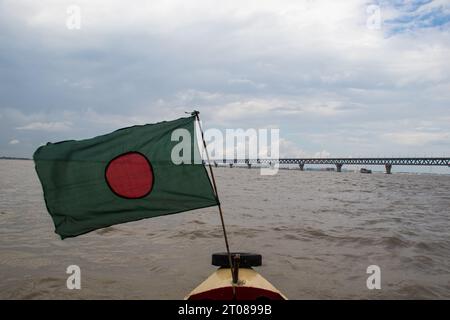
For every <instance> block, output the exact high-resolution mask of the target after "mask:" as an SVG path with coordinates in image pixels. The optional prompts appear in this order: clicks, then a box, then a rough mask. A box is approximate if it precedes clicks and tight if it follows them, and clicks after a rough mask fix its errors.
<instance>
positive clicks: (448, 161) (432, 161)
mask: <svg viewBox="0 0 450 320" xmlns="http://www.w3.org/2000/svg"><path fill="white" fill-rule="evenodd" d="M222 163H224V164H229V165H230V166H233V164H239V163H240V164H247V165H248V167H249V168H250V167H251V166H252V164H274V163H279V164H296V165H298V166H299V168H300V170H302V171H303V170H304V168H305V165H307V164H332V165H335V166H336V171H337V172H341V171H342V166H343V165H370V166H373V165H381V166H384V167H385V169H386V173H388V174H390V173H391V170H392V166H394V165H399V166H447V167H450V158H445V157H442V158H435V157H431V158H430V157H423V158H280V159H223V160H222ZM216 165H217V162H216Z"/></svg>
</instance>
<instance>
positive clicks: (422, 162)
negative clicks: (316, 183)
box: [222, 158, 450, 166]
mask: <svg viewBox="0 0 450 320" xmlns="http://www.w3.org/2000/svg"><path fill="white" fill-rule="evenodd" d="M222 163H247V164H262V163H280V164H303V165H304V164H342V165H344V164H349V165H399V166H450V158H280V159H223V160H222Z"/></svg>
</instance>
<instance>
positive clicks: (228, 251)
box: [191, 110, 237, 296]
mask: <svg viewBox="0 0 450 320" xmlns="http://www.w3.org/2000/svg"><path fill="white" fill-rule="evenodd" d="M199 113H200V112H198V111H195V110H194V111H193V112H192V113H191V114H192V115H193V116H195V118H196V119H197V122H198V127H199V128H200V132H201V134H202V141H203V148H204V149H205V153H206V159H207V160H208V167H209V172H210V174H211V180H212V183H213V188H214V193H215V195H216V199H217V202H218V204H217V206H218V207H219V214H220V221H221V222H222V230H223V236H224V238H225V246H226V248H227V254H228V262H229V264H230V270H231V278H232V279H233V284H236V283H237V279H235V274H234V272H233V269H234V268H233V262H232V260H231V253H230V246H229V244H228V237H227V231H226V228H225V222H224V219H223V212H222V206H221V205H220V200H219V194H218V192H217V185H216V179H215V178H214V172H213V170H212V166H211V161H209V154H208V149H207V148H206V141H205V135H204V134H203V129H202V125H201V124H200V117H199V116H198V115H199ZM235 294H236V293H235V288H234V286H233V296H235Z"/></svg>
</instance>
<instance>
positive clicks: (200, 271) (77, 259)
mask: <svg viewBox="0 0 450 320" xmlns="http://www.w3.org/2000/svg"><path fill="white" fill-rule="evenodd" d="M215 173H216V179H217V183H218V189H219V193H220V197H221V202H222V205H223V210H224V217H225V222H226V225H227V228H228V232H229V238H230V245H231V249H232V250H234V251H253V252H257V253H261V254H262V255H263V266H261V267H258V268H257V271H259V272H260V273H261V274H262V275H263V276H264V277H265V278H267V279H268V280H269V281H270V282H272V284H274V285H275V286H276V287H277V288H278V289H279V290H281V291H282V292H283V293H284V294H285V295H286V296H287V297H288V298H290V299H400V298H406V299H414V298H421V299H422V298H423V299H444V298H446V299H449V298H450V237H449V230H450V193H449V190H450V176H449V175H429V174H428V175H425V174H423V175H417V174H393V175H386V174H382V173H375V174H371V175H368V174H359V173H350V172H342V173H336V172H308V171H305V172H300V171H298V170H280V171H279V173H278V174H277V175H275V176H261V175H260V174H259V173H260V172H259V170H258V169H250V170H249V169H244V168H233V169H230V168H217V169H215ZM53 230H54V227H53V223H52V221H51V218H50V216H49V214H48V213H47V211H46V208H45V204H44V200H43V197H42V191H41V186H40V184H39V181H38V179H37V176H36V174H35V171H34V164H33V162H32V161H14V160H3V161H0V275H1V277H0V298H1V299H105V298H112V299H181V298H183V297H184V296H185V295H186V294H187V293H188V292H189V291H190V290H192V289H193V288H194V287H195V286H196V285H198V284H199V283H200V282H201V281H203V280H204V279H205V278H206V277H207V276H208V275H209V274H210V273H212V272H213V271H214V270H215V268H214V267H213V266H211V265H210V259H211V253H213V252H217V251H224V247H225V246H224V241H223V237H222V231H221V227H220V220H219V216H218V212H217V208H215V207H212V208H207V209H201V210H195V211H191V212H185V213H181V214H176V215H170V216H165V217H157V218H153V219H147V220H141V221H137V222H131V223H127V224H122V225H116V226H113V227H109V228H106V229H102V230H98V231H94V232H91V233H89V234H86V235H83V236H79V237H77V238H71V239H66V240H64V241H62V240H60V239H59V237H58V236H57V235H56V234H55V233H54V232H53ZM73 264H75V265H78V266H79V267H80V268H81V290H68V289H67V287H66V279H67V277H68V276H69V275H68V274H66V268H67V267H68V266H69V265H73ZM369 265H377V266H379V267H380V270H381V289H380V290H376V289H375V290H368V289H367V286H366V280H367V278H368V277H369V276H370V275H369V274H367V273H366V270H367V267H368V266H369Z"/></svg>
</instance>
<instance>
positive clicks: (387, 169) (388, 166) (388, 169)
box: [384, 164, 392, 174]
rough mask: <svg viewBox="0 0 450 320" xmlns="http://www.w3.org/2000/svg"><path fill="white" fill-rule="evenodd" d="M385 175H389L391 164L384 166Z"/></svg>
mask: <svg viewBox="0 0 450 320" xmlns="http://www.w3.org/2000/svg"><path fill="white" fill-rule="evenodd" d="M384 166H385V167H386V174H391V169H392V164H385V165H384Z"/></svg>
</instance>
